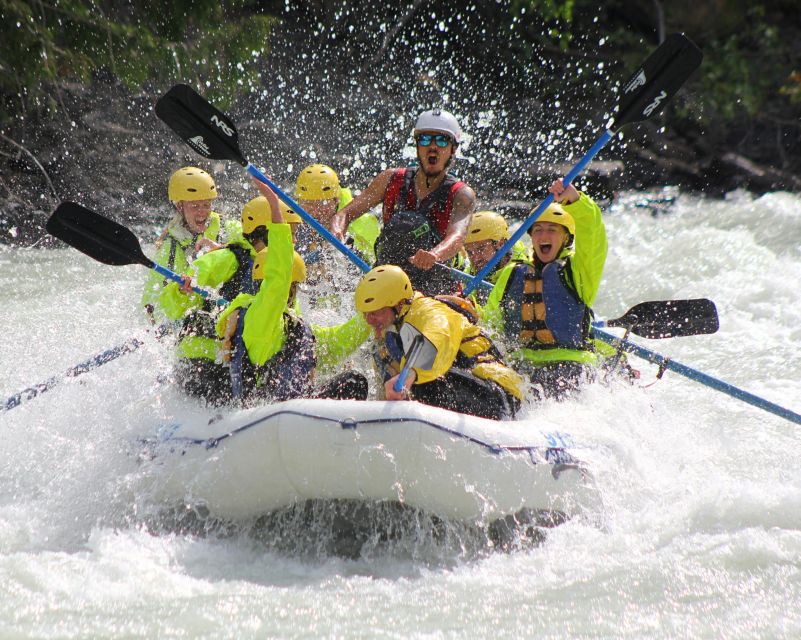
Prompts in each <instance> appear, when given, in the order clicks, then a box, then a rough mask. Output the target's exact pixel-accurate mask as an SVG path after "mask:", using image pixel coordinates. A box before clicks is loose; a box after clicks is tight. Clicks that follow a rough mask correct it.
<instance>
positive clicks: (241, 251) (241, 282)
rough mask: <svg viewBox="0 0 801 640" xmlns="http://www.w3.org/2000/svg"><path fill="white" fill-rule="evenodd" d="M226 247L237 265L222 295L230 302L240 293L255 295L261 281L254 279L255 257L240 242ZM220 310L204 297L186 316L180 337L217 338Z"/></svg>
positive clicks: (223, 286) (224, 284) (221, 291)
mask: <svg viewBox="0 0 801 640" xmlns="http://www.w3.org/2000/svg"><path fill="white" fill-rule="evenodd" d="M225 248H226V249H228V251H230V252H231V253H233V254H234V257H235V258H236V263H237V266H236V271H235V272H234V275H233V276H231V278H229V279H228V281H227V282H225V283H223V284H222V286H221V287H220V296H221V297H223V298H225V299H226V300H228V301H229V302H230V301H231V300H233V299H234V298H236V296H238V295H239V294H240V293H250V294H254V295H255V294H256V292H257V291H258V284H259V283H258V282H254V280H253V258H252V257H251V256H250V251H249V250H248V249H246V248H245V247H242V246H240V245H238V244H229V245H226V247H225ZM218 311H219V308H218V305H217V304H216V303H215V302H213V301H211V300H209V299H208V298H206V299H204V300H203V306H202V307H200V308H199V309H196V310H194V311H192V313H190V314H188V315H187V316H186V317H185V318H184V320H183V322H182V324H181V330H180V331H179V333H178V338H179V339H180V338H183V337H186V336H200V337H204V338H214V339H215V340H216V339H217V330H216V327H215V324H216V321H217V318H216V316H217V312H218Z"/></svg>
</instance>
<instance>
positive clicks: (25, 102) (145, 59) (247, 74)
mask: <svg viewBox="0 0 801 640" xmlns="http://www.w3.org/2000/svg"><path fill="white" fill-rule="evenodd" d="M255 4H256V3H255V1H254V0H236V1H231V2H227V3H225V5H224V7H223V5H221V4H220V3H219V2H217V1H216V0H214V1H212V0H179V1H177V2H159V3H156V2H148V1H146V0H132V1H131V2H130V3H119V2H114V1H113V0H105V1H103V0H92V1H90V2H83V1H80V0H53V1H52V2H51V3H45V2H27V1H24V0H0V20H2V22H3V24H5V25H9V26H11V28H10V29H7V30H6V33H5V34H4V38H3V39H2V40H0V60H2V61H3V62H2V63H0V71H1V72H2V73H0V99H1V100H2V101H1V102H0V123H1V122H4V121H7V120H9V119H10V118H12V117H14V115H26V114H28V113H30V112H32V111H33V112H39V111H52V110H57V109H58V102H59V100H58V85H59V83H61V82H63V81H68V80H78V81H81V82H87V81H89V80H90V78H91V77H92V74H93V73H98V72H105V73H106V74H111V75H112V76H114V77H116V78H118V79H119V80H121V81H122V82H124V83H125V84H126V85H127V86H129V87H131V88H138V87H142V86H143V85H146V84H147V83H152V84H156V85H160V86H163V85H165V84H167V83H171V82H177V81H182V82H187V83H189V84H194V85H195V86H202V87H203V88H204V92H205V93H206V94H207V95H208V96H209V97H210V98H212V99H216V100H218V101H219V102H220V103H221V104H223V105H224V104H225V103H226V102H227V101H228V100H230V99H231V98H232V97H233V95H235V94H236V92H237V90H238V89H239V87H241V86H243V85H245V86H247V85H250V84H252V83H255V82H256V81H257V79H258V67H257V64H256V63H257V62H258V60H259V58H260V57H262V56H264V55H266V53H267V38H268V36H269V33H270V30H271V28H272V26H273V24H274V23H275V18H273V17H271V16H267V15H264V14H259V13H258V12H257V10H256V7H255Z"/></svg>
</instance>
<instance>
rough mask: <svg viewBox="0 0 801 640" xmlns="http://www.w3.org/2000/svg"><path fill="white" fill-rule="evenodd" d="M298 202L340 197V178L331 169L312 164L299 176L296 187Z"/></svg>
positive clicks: (322, 165)
mask: <svg viewBox="0 0 801 640" xmlns="http://www.w3.org/2000/svg"><path fill="white" fill-rule="evenodd" d="M295 197H296V198H297V199H298V200H330V199H333V198H338V197H339V177H338V176H337V174H336V171H334V170H333V169H332V168H331V167H329V166H327V165H324V164H312V165H309V166H308V167H306V168H305V169H304V170H303V171H301V172H300V174H298V181H297V184H296V185H295Z"/></svg>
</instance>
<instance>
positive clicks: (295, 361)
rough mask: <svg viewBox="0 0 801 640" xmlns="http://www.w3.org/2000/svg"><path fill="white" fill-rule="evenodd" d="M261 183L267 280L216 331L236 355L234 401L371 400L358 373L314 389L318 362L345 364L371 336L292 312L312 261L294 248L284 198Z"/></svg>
mask: <svg viewBox="0 0 801 640" xmlns="http://www.w3.org/2000/svg"><path fill="white" fill-rule="evenodd" d="M256 186H257V187H258V188H259V190H260V191H261V192H262V194H263V195H264V197H265V198H266V199H267V201H268V202H269V204H270V205H271V206H270V212H271V220H270V225H269V247H268V248H267V249H266V250H264V251H262V252H260V254H259V256H258V258H263V262H262V261H261V260H258V262H259V263H260V264H258V265H257V266H258V267H259V270H263V274H262V275H263V278H262V280H261V284H260V285H259V288H258V291H257V292H256V294H255V295H254V294H250V293H241V294H240V295H238V296H237V297H236V298H234V300H233V301H232V302H231V304H230V305H229V306H228V307H227V308H226V309H225V311H224V312H223V313H222V314H221V316H220V318H219V320H218V321H217V333H218V335H219V336H221V337H223V340H224V342H225V343H227V344H228V345H229V350H230V355H229V357H228V358H227V359H228V364H229V367H230V394H231V397H232V398H234V399H236V400H238V401H240V402H243V403H245V404H252V403H254V402H257V401H259V400H271V401H280V400H286V399H289V398H298V397H315V398H338V399H344V398H352V399H362V400H363V399H365V398H366V397H367V380H366V378H364V376H362V375H361V374H358V373H356V372H349V371H346V372H344V373H342V374H340V375H339V376H336V377H335V378H334V379H333V380H331V381H330V382H329V383H328V384H326V385H325V386H323V387H322V388H317V387H315V386H314V378H315V372H316V370H317V367H318V360H321V359H322V360H325V361H327V362H328V363H329V364H333V363H334V362H337V361H339V360H340V359H342V358H344V357H345V356H346V355H348V354H349V353H350V352H351V351H352V350H355V349H356V348H357V347H358V346H359V345H360V344H361V343H362V342H364V341H365V340H366V339H367V337H368V335H369V330H368V328H367V326H366V325H365V324H364V322H363V321H361V322H360V319H359V318H352V319H351V320H350V321H348V322H346V323H344V324H343V325H340V326H338V327H314V326H313V325H310V324H309V323H307V322H306V321H305V320H303V319H302V318H301V317H300V316H299V315H297V314H296V313H295V312H294V311H293V308H294V306H295V304H294V302H295V295H296V293H297V287H298V285H299V284H300V282H302V281H303V280H304V279H305V277H306V268H305V264H304V263H303V260H302V258H301V257H300V255H299V254H298V253H297V252H295V251H294V248H293V242H292V233H291V229H290V227H289V225H288V224H287V223H285V222H284V221H283V215H282V213H281V208H280V206H279V205H278V198H277V197H276V196H275V194H274V193H273V192H272V191H271V190H270V189H269V188H268V187H267V186H266V185H264V184H262V183H257V185H256ZM257 275H259V273H258V271H257Z"/></svg>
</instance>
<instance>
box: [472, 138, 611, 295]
mask: <svg viewBox="0 0 801 640" xmlns="http://www.w3.org/2000/svg"><path fill="white" fill-rule="evenodd" d="M614 135H615V134H614V133H613V132H612V131H610V130H606V131H604V133H603V135H601V137H600V138H598V140H597V141H596V142H595V144H594V145H592V147H591V148H590V150H589V151H587V153H585V154H584V157H583V158H582V159H581V160H579V161H578V162H577V163H576V165H575V166H574V167H573V168H572V169H571V170H570V171H569V172H568V173H567V175H566V176H565V177H564V178H562V184H563V185H564V186H565V187H567V185H569V184H570V183H571V182H573V180H575V179H576V177H577V176H578V175H579V174H580V173H581V172H582V171H584V168H585V167H586V166H587V165H588V164H589V163H590V160H592V159H593V158H594V157H595V156H596V155H597V154H598V152H599V151H600V150H601V149H603V148H604V146H606V143H607V142H609V141H610V140H611V139H612V136H614ZM553 200H554V198H553V194H552V193H549V194H548V197H547V198H545V200H543V201H542V204H540V206H539V207H537V208H536V209H535V210H534V211H533V212H532V214H531V215H530V216H529V217H528V218H526V219H525V220H524V221H523V224H521V225H520V228H519V229H518V230H517V231H515V232H514V233H513V234H512V237H511V238H509V239H508V240H507V241H506V244H504V245H503V246H502V247H501V248H500V249H498V251H497V252H496V253H495V255H494V256H492V259H490V261H489V262H488V263H487V264H485V265H484V267H483V268H482V269H481V270H480V271H479V272H478V273H477V274H476V275H475V277H474V278H473V279H472V280H471V281H470V282H468V283H467V286H466V287H465V289H464V295H469V294H470V292H471V291H473V289H475V288H476V286H478V283H479V282H480V281H482V280H484V279H485V278H486V277H487V275H488V274H489V273H490V271H492V270H493V269H494V268H495V265H496V264H498V262H499V261H500V259H501V258H502V257H503V256H505V255H506V253H507V252H508V251H509V250H510V249H511V248H512V247H513V246H514V244H515V242H517V241H518V240H520V238H522V237H523V236H524V235H525V233H526V231H528V230H529V227H531V225H533V224H534V223H535V222H536V221H537V218H539V217H540V216H541V215H542V212H543V211H545V209H547V208H548V205H550V204H551V203H552V202H553Z"/></svg>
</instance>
